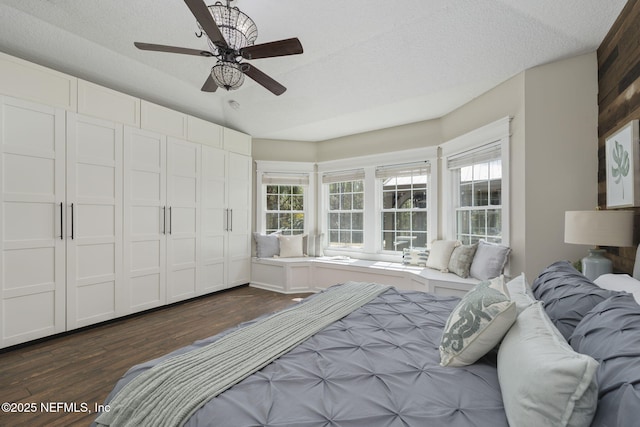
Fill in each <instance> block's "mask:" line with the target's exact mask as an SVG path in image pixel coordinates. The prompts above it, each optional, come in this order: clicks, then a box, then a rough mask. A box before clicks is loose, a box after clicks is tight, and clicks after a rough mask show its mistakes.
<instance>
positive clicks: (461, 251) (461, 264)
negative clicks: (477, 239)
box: [448, 243, 478, 279]
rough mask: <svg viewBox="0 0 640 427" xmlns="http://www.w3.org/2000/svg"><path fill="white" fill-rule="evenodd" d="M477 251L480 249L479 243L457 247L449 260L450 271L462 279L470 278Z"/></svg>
mask: <svg viewBox="0 0 640 427" xmlns="http://www.w3.org/2000/svg"><path fill="white" fill-rule="evenodd" d="M476 249H478V244H477V243H474V244H473V245H461V246H458V247H456V248H455V249H454V250H453V252H452V253H451V258H449V266H448V270H449V271H450V272H451V273H454V274H457V275H458V276H460V277H462V278H465V279H466V278H467V277H469V269H470V268H471V263H472V262H473V256H474V255H475V253H476Z"/></svg>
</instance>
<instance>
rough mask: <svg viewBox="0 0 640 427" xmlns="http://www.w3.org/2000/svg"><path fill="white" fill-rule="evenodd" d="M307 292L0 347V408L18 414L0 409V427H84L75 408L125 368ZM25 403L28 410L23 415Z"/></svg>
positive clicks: (184, 308)
mask: <svg viewBox="0 0 640 427" xmlns="http://www.w3.org/2000/svg"><path fill="white" fill-rule="evenodd" d="M307 295H308V294H297V295H283V294H278V293H275V292H269V291H265V290H261V289H256V288H250V287H248V286H244V287H240V288H235V289H230V290H227V291H222V292H218V293H216V294H212V295H208V296H206V297H202V298H198V299H194V300H190V301H187V302H183V303H180V304H176V305H172V306H170V307H165V308H162V309H159V310H155V311H151V312H147V313H143V314H141V315H136V316H132V317H128V318H125V319H120V320H116V321H112V322H108V323H105V324H101V325H98V326H95V327H91V328H86V329H83V330H80V331H77V332H73V333H69V334H65V335H61V336H56V337H53V338H50V339H46V340H42V341H39V342H35V343H31V344H28V345H23V346H20V347H15V348H10V349H8V350H3V351H2V352H1V353H0V403H3V402H13V403H15V405H14V409H21V410H22V411H21V412H22V413H7V412H5V411H1V412H0V426H23V425H24V426H88V425H89V424H90V423H91V422H93V419H94V418H95V414H94V413H86V412H83V411H84V410H85V409H86V410H87V411H94V408H95V405H100V404H102V403H104V400H105V398H106V397H107V394H109V392H110V391H111V389H112V388H113V386H114V385H115V383H116V381H117V380H118V379H119V378H120V377H121V376H122V375H123V374H124V373H125V371H126V370H127V369H129V368H130V367H131V366H133V365H135V364H137V363H142V362H145V361H147V360H150V359H153V358H156V357H159V356H161V355H163V354H166V353H168V352H170V351H172V350H175V349H177V348H180V347H183V346H185V345H188V344H191V343H192V342H194V341H196V340H198V339H202V338H206V337H209V336H212V335H215V334H217V333H219V332H222V331H223V330H225V329H228V328H230V327H232V326H235V325H236V324H238V323H241V322H244V321H247V320H251V319H254V318H256V317H258V316H260V315H262V314H265V313H270V312H272V311H276V310H280V309H282V308H284V307H287V306H289V305H290V304H292V303H293V301H292V299H293V298H296V297H304V296H307ZM58 402H60V403H58ZM26 404H29V405H33V404H35V405H34V406H35V407H30V406H27V408H26V409H34V411H33V412H26V413H25V412H24V411H25V408H24V405H26ZM65 404H66V405H67V406H66V407H65V406H64V405H65ZM74 404H75V405H76V408H74V407H73V405H74ZM42 405H45V406H46V405H48V406H47V409H48V412H47V410H44V408H43V407H42ZM84 405H86V407H85V406H84Z"/></svg>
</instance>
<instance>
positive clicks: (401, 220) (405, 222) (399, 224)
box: [396, 212, 411, 230]
mask: <svg viewBox="0 0 640 427" xmlns="http://www.w3.org/2000/svg"><path fill="white" fill-rule="evenodd" d="M396 230H411V212H398V213H397V214H396Z"/></svg>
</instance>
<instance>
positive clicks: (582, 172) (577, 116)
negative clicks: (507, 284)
mask: <svg viewBox="0 0 640 427" xmlns="http://www.w3.org/2000/svg"><path fill="white" fill-rule="evenodd" d="M597 70H598V66H597V57H596V53H595V52H594V53H591V54H587V55H582V56H578V57H574V58H570V59H567V60H564V61H558V62H554V63H552V64H547V65H543V66H540V67H536V68H533V69H531V70H528V71H526V72H525V93H526V97H525V110H526V129H525V139H526V141H527V143H526V147H525V158H526V185H525V189H524V191H525V194H526V207H527V209H526V216H525V224H526V260H527V264H526V270H525V271H526V272H527V275H529V276H531V275H533V273H534V272H539V271H540V270H541V269H543V268H544V267H546V266H547V265H548V264H549V263H550V262H553V261H556V260H559V259H568V260H571V261H576V260H578V259H580V258H582V257H583V256H585V255H586V254H587V247H586V246H579V245H571V244H565V243H564V212H565V211H567V210H582V209H585V210H590V209H595V208H596V206H597V204H598V200H597V199H598V71H597ZM536 274H537V273H536Z"/></svg>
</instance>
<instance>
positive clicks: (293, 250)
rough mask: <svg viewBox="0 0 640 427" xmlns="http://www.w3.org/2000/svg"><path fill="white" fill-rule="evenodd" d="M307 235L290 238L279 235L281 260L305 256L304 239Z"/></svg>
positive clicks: (296, 235)
mask: <svg viewBox="0 0 640 427" xmlns="http://www.w3.org/2000/svg"><path fill="white" fill-rule="evenodd" d="M305 237H306V234H295V235H293V236H288V235H286V236H285V235H284V234H279V235H278V240H279V241H280V258H297V257H303V256H304V246H303V242H304V238H305Z"/></svg>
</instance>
